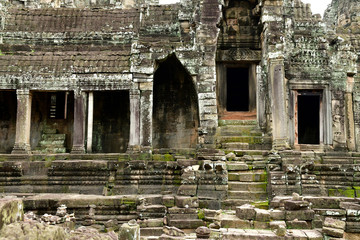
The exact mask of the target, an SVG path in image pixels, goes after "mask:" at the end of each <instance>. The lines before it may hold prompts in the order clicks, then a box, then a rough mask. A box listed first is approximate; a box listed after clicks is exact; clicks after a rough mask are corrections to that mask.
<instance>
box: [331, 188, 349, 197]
mask: <svg viewBox="0 0 360 240" xmlns="http://www.w3.org/2000/svg"><path fill="white" fill-rule="evenodd" d="M328 193H329V197H340V196H341V197H349V198H355V190H354V189H352V188H348V189H340V188H338V189H329V191H328Z"/></svg>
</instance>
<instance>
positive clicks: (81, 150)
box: [71, 146, 85, 154]
mask: <svg viewBox="0 0 360 240" xmlns="http://www.w3.org/2000/svg"><path fill="white" fill-rule="evenodd" d="M83 153H85V147H84V146H73V148H72V149H71V154H83Z"/></svg>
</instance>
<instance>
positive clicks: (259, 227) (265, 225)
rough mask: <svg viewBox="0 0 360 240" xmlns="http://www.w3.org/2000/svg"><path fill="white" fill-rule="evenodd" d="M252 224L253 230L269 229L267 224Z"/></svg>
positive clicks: (255, 222)
mask: <svg viewBox="0 0 360 240" xmlns="http://www.w3.org/2000/svg"><path fill="white" fill-rule="evenodd" d="M253 224H254V228H255V229H269V228H270V223H269V222H259V221H254V222H253Z"/></svg>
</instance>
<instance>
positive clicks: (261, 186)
mask: <svg viewBox="0 0 360 240" xmlns="http://www.w3.org/2000/svg"><path fill="white" fill-rule="evenodd" d="M228 186H229V188H228V189H229V191H259V192H260V191H263V192H264V193H266V187H267V183H266V182H229V183H228Z"/></svg>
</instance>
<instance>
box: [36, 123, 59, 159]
mask: <svg viewBox="0 0 360 240" xmlns="http://www.w3.org/2000/svg"><path fill="white" fill-rule="evenodd" d="M65 140H66V134H59V133H58V131H57V130H56V129H53V128H49V127H46V128H45V129H44V130H43V133H42V134H41V140H40V142H39V144H38V147H37V148H36V149H35V151H33V153H35V154H42V153H66V148H65Z"/></svg>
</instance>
